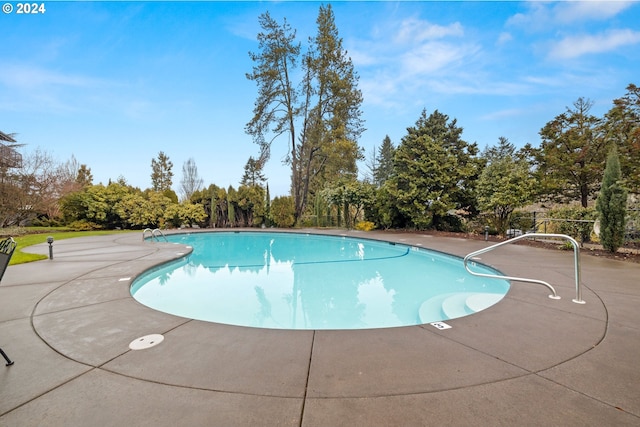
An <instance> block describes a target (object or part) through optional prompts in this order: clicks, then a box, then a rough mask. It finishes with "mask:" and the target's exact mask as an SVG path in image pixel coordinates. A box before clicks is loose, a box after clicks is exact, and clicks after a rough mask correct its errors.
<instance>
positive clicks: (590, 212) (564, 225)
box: [547, 206, 596, 242]
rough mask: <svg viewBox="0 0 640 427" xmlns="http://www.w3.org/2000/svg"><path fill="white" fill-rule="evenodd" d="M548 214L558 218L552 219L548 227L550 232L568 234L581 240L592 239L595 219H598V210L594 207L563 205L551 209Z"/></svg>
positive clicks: (550, 216)
mask: <svg viewBox="0 0 640 427" xmlns="http://www.w3.org/2000/svg"><path fill="white" fill-rule="evenodd" d="M547 215H548V217H549V218H553V219H557V220H558V221H552V223H551V225H550V226H549V227H548V228H547V232H548V233H558V234H566V235H568V236H571V237H573V238H574V239H576V240H578V241H579V242H588V241H590V239H591V231H592V230H593V221H594V220H595V219H596V210H595V209H594V208H583V207H581V206H569V207H561V208H557V209H553V210H551V211H549V213H548V214H547ZM562 220H568V221H562Z"/></svg>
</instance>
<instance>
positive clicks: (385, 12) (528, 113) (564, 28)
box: [0, 1, 640, 196]
mask: <svg viewBox="0 0 640 427" xmlns="http://www.w3.org/2000/svg"><path fill="white" fill-rule="evenodd" d="M9 3H11V4H12V5H13V6H14V11H13V12H12V13H10V14H6V13H0V37H1V38H2V43H0V58H2V60H1V62H0V130H2V131H3V132H5V133H16V134H17V140H18V141H19V142H21V143H24V144H26V146H25V147H24V148H22V149H21V151H22V152H23V154H28V153H29V152H30V151H33V150H35V149H36V148H40V149H42V150H46V151H47V152H49V153H50V154H52V155H53V156H54V157H55V158H56V159H58V160H59V161H66V160H68V159H69V158H70V157H71V156H72V155H73V156H75V158H76V159H77V161H78V162H79V163H84V164H86V165H87V166H88V167H90V168H91V171H92V173H93V176H94V182H95V183H98V182H103V183H105V184H106V183H107V181H108V180H109V179H113V180H115V179H117V178H118V177H119V176H124V177H125V178H126V180H127V182H128V183H129V184H132V185H135V186H138V187H140V188H143V189H144V188H147V187H150V185H151V179H150V174H151V166H150V165H151V159H152V158H154V157H156V156H157V154H158V152H159V151H164V152H165V153H166V154H167V155H168V156H169V158H170V159H171V161H172V162H173V165H174V166H173V171H174V174H175V175H174V189H176V191H177V190H178V184H179V181H180V179H181V177H182V165H183V164H184V162H185V161H187V160H188V159H189V158H190V157H193V158H194V159H195V162H196V165H197V167H198V172H199V174H200V176H201V177H202V178H203V180H204V183H205V185H209V184H211V183H214V184H216V185H219V186H224V187H226V186H228V185H233V186H234V187H237V186H238V183H239V180H240V178H241V176H242V172H243V167H244V165H245V163H246V161H247V159H248V158H249V156H252V155H253V156H257V154H258V147H257V146H256V145H255V144H253V143H252V140H251V138H250V137H249V136H248V135H246V134H245V133H244V126H245V124H246V123H247V122H248V121H249V120H250V119H251V116H252V109H253V103H254V101H255V98H256V93H257V91H256V86H255V83H254V82H251V81H249V80H247V79H246V77H245V74H246V73H247V72H250V71H251V67H252V63H251V61H250V59H249V55H248V52H249V51H253V52H256V51H257V49H258V45H257V41H256V34H257V33H258V32H259V30H260V29H259V26H258V16H259V15H260V14H261V13H263V12H265V11H269V12H270V13H271V15H272V16H273V17H274V18H275V19H276V20H278V21H279V22H281V21H282V18H284V17H286V18H287V20H288V22H289V23H290V24H291V26H292V27H293V28H295V29H296V30H297V32H298V36H299V40H300V41H301V42H303V46H304V45H305V44H306V40H307V38H308V37H309V36H312V35H313V34H314V33H315V31H316V24H315V20H316V17H317V14H318V8H319V6H320V4H321V3H320V2H313V1H309V2H288V1H284V2H268V1H266V2H251V1H245V2H170V1H169V2H55V1H47V2H45V7H46V12H45V13H44V14H39V15H18V14H16V12H15V7H16V6H17V2H9ZM332 7H333V10H334V13H335V17H336V24H337V27H338V30H339V33H340V36H341V37H342V39H343V46H344V47H345V48H346V49H347V51H348V53H349V55H350V56H351V58H352V60H353V63H354V66H355V69H356V71H357V72H358V74H359V76H360V83H359V87H360V89H361V90H362V92H363V95H364V103H363V105H362V111H363V118H364V119H365V120H366V123H365V127H366V128H367V131H366V132H365V133H364V134H363V135H362V137H361V139H360V141H359V144H360V145H361V146H362V147H363V148H364V149H365V150H366V153H365V154H366V156H367V157H369V156H370V155H371V152H372V150H373V147H374V146H377V145H379V144H380V143H381V141H382V140H383V139H384V137H385V135H389V136H390V137H391V140H392V141H393V143H394V144H396V145H397V144H399V143H400V140H401V138H402V137H403V136H404V135H405V134H406V128H407V127H409V126H412V125H413V124H414V123H415V122H416V120H417V119H418V117H419V116H420V113H421V111H422V110H423V109H426V110H427V112H428V113H431V112H433V111H434V110H436V109H437V110H439V111H440V112H442V113H445V114H447V115H449V117H451V118H456V119H457V120H458V125H459V126H461V127H463V128H464V132H463V138H464V139H465V140H467V141H469V142H477V143H478V145H479V146H480V148H484V147H485V146H487V145H493V144H496V143H497V141H498V138H499V137H500V136H504V137H507V138H508V139H509V140H510V141H511V142H512V143H514V144H515V145H516V146H518V147H520V146H522V145H524V144H526V143H531V144H533V145H536V146H537V145H539V142H540V140H539V135H538V132H539V130H540V129H541V128H542V127H543V126H544V125H545V124H546V123H547V122H548V121H550V120H552V119H553V118H554V117H555V116H556V115H558V114H560V113H562V112H563V111H564V110H565V108H566V107H567V106H571V105H572V104H573V102H574V101H575V100H576V99H577V98H579V97H585V98H589V99H591V100H592V101H593V102H594V106H593V109H592V113H593V114H595V115H598V116H601V115H603V114H604V113H605V112H606V111H607V110H608V109H609V108H611V106H612V101H613V99H615V98H618V97H620V96H622V95H624V93H625V88H626V86H627V85H628V84H629V83H635V84H636V85H637V84H640V72H639V71H638V70H640V3H639V2H624V1H622V2H594V1H586V2H504V1H498V2H484V1H471V2H463V1H450V2H421V1H415V2H387V1H380V2H350V1H343V2H334V3H332ZM286 150H287V147H286V141H285V140H284V139H283V140H282V141H276V142H275V145H274V147H273V150H272V156H271V160H270V162H269V163H268V165H267V167H266V169H265V173H266V175H267V178H268V179H269V186H270V189H271V194H272V196H275V195H283V194H286V193H288V190H289V182H290V171H289V167H288V166H287V165H283V164H282V159H283V158H284V156H285V155H286V152H287V151H286ZM364 169H365V167H364V165H362V167H361V170H363V171H364Z"/></svg>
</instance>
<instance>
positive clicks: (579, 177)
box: [531, 98, 606, 208]
mask: <svg viewBox="0 0 640 427" xmlns="http://www.w3.org/2000/svg"><path fill="white" fill-rule="evenodd" d="M592 106H593V102H592V101H590V100H588V99H584V98H579V99H578V100H577V101H576V102H574V103H573V109H570V108H567V111H566V112H564V113H562V114H560V115H558V116H556V117H555V119H553V120H552V121H550V122H549V123H547V124H546V125H545V126H544V127H543V128H542V130H540V136H541V137H542V144H541V146H540V148H539V149H533V150H531V151H532V152H533V154H534V158H535V162H536V165H537V178H538V180H539V181H540V182H541V183H542V185H543V193H545V194H547V195H549V196H551V197H552V198H553V199H557V200H559V201H562V202H567V201H572V200H578V201H579V202H580V203H581V205H582V207H583V208H586V207H587V205H588V203H589V199H590V197H591V196H593V195H594V194H595V193H596V191H597V189H598V185H599V183H600V180H601V177H602V166H601V165H602V163H603V162H604V160H605V157H606V147H605V142H604V138H603V137H602V135H601V133H600V119H598V118H597V117H595V116H593V115H591V114H589V111H590V110H591V107H592Z"/></svg>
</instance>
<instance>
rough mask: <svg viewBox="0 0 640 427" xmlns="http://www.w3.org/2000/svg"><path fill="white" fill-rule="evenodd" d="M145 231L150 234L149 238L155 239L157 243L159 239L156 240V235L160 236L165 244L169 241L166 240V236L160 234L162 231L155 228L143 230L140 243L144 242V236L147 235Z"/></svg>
mask: <svg viewBox="0 0 640 427" xmlns="http://www.w3.org/2000/svg"><path fill="white" fill-rule="evenodd" d="M147 231H148V232H150V233H151V238H152V239H153V238H154V237H155V239H156V240H158V241H159V240H160V239H159V238H158V236H156V234H160V236H162V237H163V238H164V241H165V242H168V241H169V239H167V236H165V235H164V233H163V232H162V230H160V229H159V228H156V229H155V230H152V229H150V228H145V229H144V231H143V232H142V241H143V242H144V236H145V234H146V233H147Z"/></svg>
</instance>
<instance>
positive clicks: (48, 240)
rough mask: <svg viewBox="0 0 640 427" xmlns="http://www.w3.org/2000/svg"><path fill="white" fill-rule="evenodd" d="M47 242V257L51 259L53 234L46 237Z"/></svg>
mask: <svg viewBox="0 0 640 427" xmlns="http://www.w3.org/2000/svg"><path fill="white" fill-rule="evenodd" d="M47 243H48V244H49V259H53V236H49V237H47Z"/></svg>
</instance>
